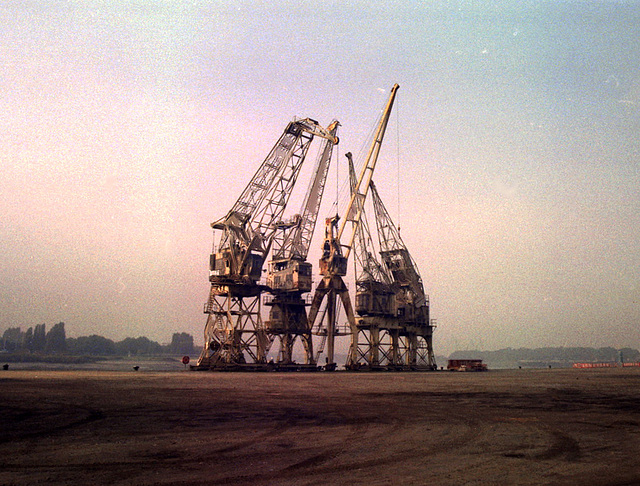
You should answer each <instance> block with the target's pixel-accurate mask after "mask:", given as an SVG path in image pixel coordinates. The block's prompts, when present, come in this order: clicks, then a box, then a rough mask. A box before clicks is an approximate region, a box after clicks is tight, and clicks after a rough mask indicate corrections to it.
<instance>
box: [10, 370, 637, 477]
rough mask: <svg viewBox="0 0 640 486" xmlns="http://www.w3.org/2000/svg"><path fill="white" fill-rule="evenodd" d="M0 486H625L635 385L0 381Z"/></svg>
mask: <svg viewBox="0 0 640 486" xmlns="http://www.w3.org/2000/svg"><path fill="white" fill-rule="evenodd" d="M0 484H3V485H12V484H16V485H18V484H20V485H22V484H29V485H34V484H77V485H85V484H87V485H89V484H90V485H102V484H116V485H146V484H165V485H172V484H175V485H178V484H180V485H205V484H206V485H215V484H225V485H226V484H255V485H260V484H278V485H312V484H314V485H315V484H336V485H342V484H349V485H359V484H366V485H403V484H406V485H409V484H411V485H412V484H418V485H422V484H430V485H463V484H465V485H466V484H478V485H480V484H481V485H486V484H488V485H495V484H500V485H509V484H514V485H516V484H517V485H526V484H532V485H563V484H575V485H612V486H613V485H638V484H640V369H637V368H636V369H630V368H629V369H620V368H619V369H600V370H509V371H490V372H488V373H453V372H436V373H395V374H393V373H378V374H375V373H362V374H358V373H346V372H336V373H333V374H331V373H289V374H276V373H246V374H241V373H210V372H188V371H184V372H165V373H158V372H143V371H139V372H134V371H130V372H106V371H93V372H92V371H13V370H9V371H0Z"/></svg>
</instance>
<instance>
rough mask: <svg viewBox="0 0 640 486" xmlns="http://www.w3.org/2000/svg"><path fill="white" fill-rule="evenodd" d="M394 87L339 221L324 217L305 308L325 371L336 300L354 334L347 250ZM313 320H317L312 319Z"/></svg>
mask: <svg viewBox="0 0 640 486" xmlns="http://www.w3.org/2000/svg"><path fill="white" fill-rule="evenodd" d="M398 88H399V86H398V85H397V84H395V85H394V86H393V87H392V88H391V93H390V95H389V99H388V101H387V104H386V106H385V108H384V111H383V113H382V116H381V118H380V122H379V123H378V127H377V130H376V133H375V136H374V138H373V141H372V144H371V148H370V149H369V152H368V154H367V157H366V160H365V163H364V165H363V167H362V171H361V173H360V176H359V177H358V180H357V182H356V183H355V185H354V187H353V189H352V194H351V198H350V200H349V204H348V205H347V208H346V210H345V214H344V217H343V218H342V223H341V224H340V226H339V227H338V223H339V221H340V217H339V216H338V215H336V216H335V217H333V218H328V219H327V220H326V225H325V238H324V243H323V246H322V256H321V258H320V274H321V275H322V280H321V281H320V283H319V284H318V286H317V287H316V290H315V293H314V296H313V301H312V303H311V308H310V310H309V321H310V322H312V323H313V324H312V326H313V327H314V328H315V332H316V333H317V334H318V335H321V336H323V338H324V339H326V343H327V356H326V361H327V362H326V366H325V368H326V369H327V370H332V369H335V367H336V363H335V359H334V339H335V335H336V331H337V315H338V313H337V311H338V309H337V305H338V303H341V304H342V308H343V310H344V312H345V314H346V317H347V322H348V325H349V328H350V331H351V334H352V336H354V335H357V329H356V324H355V315H354V313H353V306H352V304H351V299H350V297H349V290H348V288H347V286H346V284H345V282H344V279H343V277H344V276H345V275H346V274H347V262H348V259H349V254H350V253H351V248H352V247H353V244H354V239H355V236H356V231H357V229H358V226H359V225H360V222H361V218H362V213H363V210H364V203H365V200H366V198H367V194H368V192H369V184H370V182H371V177H372V176H373V172H374V170H375V167H376V163H377V161H378V155H379V153H380V148H381V146H382V141H383V139H384V134H385V131H386V129H387V124H388V123H389V117H390V115H391V109H392V107H393V102H394V100H395V97H396V92H397V91H398ZM348 223H350V225H351V236H350V238H349V242H348V243H347V244H346V245H344V244H343V243H342V242H341V240H342V237H343V236H346V235H345V233H344V232H345V228H346V226H347V224H348ZM325 299H326V307H325V310H326V311H325V312H324V313H320V307H321V305H322V303H323V301H325ZM316 319H317V320H318V322H316ZM356 346H357V341H354V340H353V339H352V342H351V346H350V349H349V354H348V357H347V363H346V366H347V367H348V368H349V367H351V366H352V365H353V364H355V363H356V354H357V352H356Z"/></svg>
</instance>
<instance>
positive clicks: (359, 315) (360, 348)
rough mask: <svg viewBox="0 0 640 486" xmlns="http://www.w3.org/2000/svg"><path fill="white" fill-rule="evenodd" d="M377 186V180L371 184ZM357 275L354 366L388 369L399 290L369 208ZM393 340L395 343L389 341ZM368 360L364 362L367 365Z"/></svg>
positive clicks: (358, 242)
mask: <svg viewBox="0 0 640 486" xmlns="http://www.w3.org/2000/svg"><path fill="white" fill-rule="evenodd" d="M349 173H350V177H351V180H352V186H353V184H354V180H355V171H354V168H353V160H352V159H351V157H349ZM370 184H371V185H370V187H371V188H372V189H373V188H374V186H373V181H371V183H370ZM353 251H354V268H355V275H356V278H355V280H356V299H355V311H356V319H355V321H356V323H355V327H356V335H355V337H354V338H353V342H354V352H355V360H354V361H355V363H352V367H353V368H354V369H356V368H357V369H363V368H367V369H370V370H373V369H385V368H386V367H388V366H389V365H391V364H393V362H394V354H393V352H394V349H395V348H396V346H394V344H396V343H397V342H398V339H397V336H398V326H397V324H398V323H397V319H396V308H395V294H396V292H397V290H398V288H397V285H395V284H394V283H393V277H392V276H391V274H390V272H389V270H388V269H387V267H386V266H384V265H383V264H381V263H380V261H379V260H378V258H377V257H376V251H375V249H374V245H373V241H372V238H371V232H370V231H369V224H368V222H367V218H366V211H363V215H362V220H361V222H360V225H359V227H358V228H357V230H356V239H355V242H354V247H353ZM389 341H391V342H389ZM363 362H364V364H363Z"/></svg>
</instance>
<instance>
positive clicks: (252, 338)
mask: <svg viewBox="0 0 640 486" xmlns="http://www.w3.org/2000/svg"><path fill="white" fill-rule="evenodd" d="M314 136H319V137H322V138H325V139H327V138H328V139H333V135H331V134H330V133H329V132H328V131H327V130H326V129H324V128H322V127H321V126H320V125H319V124H318V122H317V121H315V120H312V119H310V118H305V119H300V120H294V121H292V122H290V123H289V124H288V125H287V127H286V128H285V130H284V133H283V134H282V135H281V136H280V138H279V139H278V141H277V142H276V144H275V145H274V147H273V148H272V149H271V151H270V152H269V154H268V155H267V157H266V159H265V160H264V161H263V163H262V164H261V165H260V167H259V168H258V170H257V171H256V173H255V174H254V176H253V178H252V179H251V181H250V182H249V184H248V185H247V186H246V187H245V189H244V190H243V192H242V193H241V195H240V197H239V198H238V200H237V201H236V202H235V204H234V205H233V207H232V208H231V209H230V210H229V212H228V213H227V214H226V215H225V216H224V217H223V218H221V219H219V220H217V221H215V222H213V223H211V227H212V228H213V229H214V230H219V231H221V232H222V235H221V237H220V240H219V244H218V247H217V249H216V248H215V246H214V249H213V251H212V253H211V256H210V262H209V270H210V273H209V281H210V282H211V289H210V293H209V299H208V301H207V302H206V304H205V307H204V312H205V314H207V322H206V324H205V330H204V348H203V350H202V353H201V355H200V357H199V359H198V362H197V365H196V366H195V367H194V368H195V369H233V368H238V367H242V366H244V365H245V364H248V363H247V357H246V356H245V353H247V354H248V355H249V357H250V358H251V360H252V362H253V364H254V365H257V366H260V365H263V364H264V363H265V362H266V354H267V351H268V346H269V344H270V343H269V337H268V336H267V334H266V332H265V329H264V324H263V322H262V317H261V314H260V310H261V309H260V296H261V294H262V292H263V291H264V290H265V288H266V287H265V286H264V285H261V284H260V283H259V280H260V278H261V277H262V267H263V264H264V261H265V259H266V256H267V254H268V252H269V250H270V248H271V244H272V242H273V236H274V233H275V232H276V230H277V228H276V222H278V221H280V220H281V219H282V214H283V213H284V210H285V208H286V205H287V203H288V201H289V197H290V196H291V192H292V189H293V187H294V185H295V183H296V180H297V177H298V174H299V172H300V168H301V166H302V163H303V162H304V160H305V157H306V154H307V152H308V150H309V147H310V145H311V142H312V140H313V138H314Z"/></svg>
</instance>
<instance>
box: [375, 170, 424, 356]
mask: <svg viewBox="0 0 640 486" xmlns="http://www.w3.org/2000/svg"><path fill="white" fill-rule="evenodd" d="M370 184H371V200H372V202H373V207H374V212H375V215H376V226H377V230H378V240H379V241H378V242H379V245H380V256H381V257H382V260H383V262H384V264H385V266H386V267H387V269H388V271H389V273H390V274H391V276H392V278H393V281H394V283H395V284H396V286H397V288H398V290H397V292H396V308H397V315H398V327H399V328H400V335H399V342H398V346H399V349H398V350H397V352H396V355H397V356H404V364H406V365H408V366H417V367H420V366H424V367H426V368H429V369H435V368H436V362H435V356H434V353H433V325H432V323H431V320H430V317H429V298H428V296H427V294H426V293H425V291H424V286H423V283H422V278H421V277H420V272H419V271H418V266H417V264H416V262H415V261H414V260H413V258H412V257H411V254H410V253H409V250H408V249H407V246H406V245H405V243H404V241H403V240H402V238H401V237H400V232H399V231H398V229H397V227H396V226H395V224H394V223H393V221H392V219H391V216H390V215H389V212H388V211H387V209H386V207H385V206H384V203H383V202H382V199H381V198H380V195H379V193H378V191H377V189H376V187H375V184H374V183H373V181H371V183H370ZM400 348H404V350H402V349H400Z"/></svg>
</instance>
